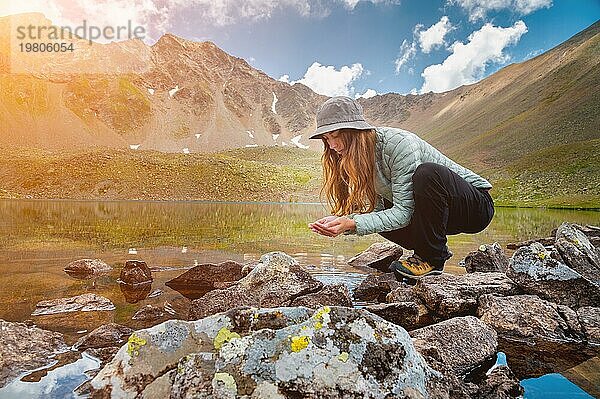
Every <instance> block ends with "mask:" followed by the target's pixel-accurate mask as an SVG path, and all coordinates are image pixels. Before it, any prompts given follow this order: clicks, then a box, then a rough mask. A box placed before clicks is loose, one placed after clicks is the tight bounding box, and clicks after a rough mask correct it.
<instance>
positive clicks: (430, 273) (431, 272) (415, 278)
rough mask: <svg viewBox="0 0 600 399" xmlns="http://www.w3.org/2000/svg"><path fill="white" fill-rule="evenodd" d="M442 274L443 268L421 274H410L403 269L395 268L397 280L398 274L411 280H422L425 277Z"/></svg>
mask: <svg viewBox="0 0 600 399" xmlns="http://www.w3.org/2000/svg"><path fill="white" fill-rule="evenodd" d="M440 274H442V270H432V271H430V272H429V273H425V274H422V275H420V276H415V275H414V274H408V273H405V272H403V271H401V270H398V269H396V268H394V275H395V276H396V280H398V275H401V276H402V278H406V279H409V280H420V279H421V278H423V277H427V276H439V275H440Z"/></svg>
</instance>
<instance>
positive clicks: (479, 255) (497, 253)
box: [465, 242, 508, 273]
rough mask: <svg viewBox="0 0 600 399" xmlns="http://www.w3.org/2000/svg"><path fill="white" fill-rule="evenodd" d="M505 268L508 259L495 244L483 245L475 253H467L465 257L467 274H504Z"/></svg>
mask: <svg viewBox="0 0 600 399" xmlns="http://www.w3.org/2000/svg"><path fill="white" fill-rule="evenodd" d="M507 268H508V258H507V257H506V255H505V254H504V251H503V250H502V247H500V245H499V244H498V243H497V242H495V243H493V244H492V245H488V244H483V245H481V246H480V247H479V249H478V250H477V251H473V252H469V254H468V255H467V256H466V257H465V269H466V270H467V273H475V272H501V273H505V272H506V269H507Z"/></svg>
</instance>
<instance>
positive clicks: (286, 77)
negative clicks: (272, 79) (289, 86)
mask: <svg viewBox="0 0 600 399" xmlns="http://www.w3.org/2000/svg"><path fill="white" fill-rule="evenodd" d="M277 80H278V81H280V82H285V83H290V75H282V76H281V77H280V78H279V79H277Z"/></svg>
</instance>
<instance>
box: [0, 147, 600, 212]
mask: <svg viewBox="0 0 600 399" xmlns="http://www.w3.org/2000/svg"><path fill="white" fill-rule="evenodd" d="M467 166H471V165H467ZM474 170H476V171H477V172H480V173H481V174H482V175H483V176H485V177H486V178H488V179H489V180H490V181H491V182H492V184H493V185H494V190H492V195H493V197H494V198H495V200H496V204H497V205H502V206H526V207H538V206H544V207H557V208H596V209H598V208H600V177H599V176H600V140H590V141H586V142H581V143H575V144H563V145H558V146H554V147H551V148H547V149H544V150H541V151H538V152H535V153H532V154H530V155H529V156H527V157H524V158H522V159H521V160H519V161H518V162H516V163H513V164H511V165H510V166H508V167H505V168H489V169H486V170H481V169H476V168H474ZM320 184H321V166H320V154H319V153H316V152H313V151H306V150H301V149H298V148H290V147H256V148H245V149H237V150H232V151H227V152H221V153H213V154H170V153H162V152H157V151H131V150H129V151H125V150H122V151H117V150H111V151H107V150H91V151H87V152H84V153H74V152H44V151H41V150H32V149H30V150H23V149H18V150H17V149H3V150H2V151H0V198H40V199H41V198H65V199H99V200H101V199H107V200H116V199H134V200H135V199H137V200H213V201H283V202H317V201H319V189H320Z"/></svg>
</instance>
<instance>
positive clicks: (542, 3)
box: [447, 0, 552, 22]
mask: <svg viewBox="0 0 600 399" xmlns="http://www.w3.org/2000/svg"><path fill="white" fill-rule="evenodd" d="M447 3H448V4H456V5H458V6H460V7H462V8H464V9H465V10H466V11H467V12H468V13H469V20H470V21H472V22H474V21H477V20H479V19H483V18H485V16H486V15H487V13H488V12H490V11H500V10H505V9H507V10H512V11H516V12H517V13H519V14H521V15H527V14H531V13H532V12H534V11H536V10H539V9H540V8H550V7H552V0H447Z"/></svg>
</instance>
